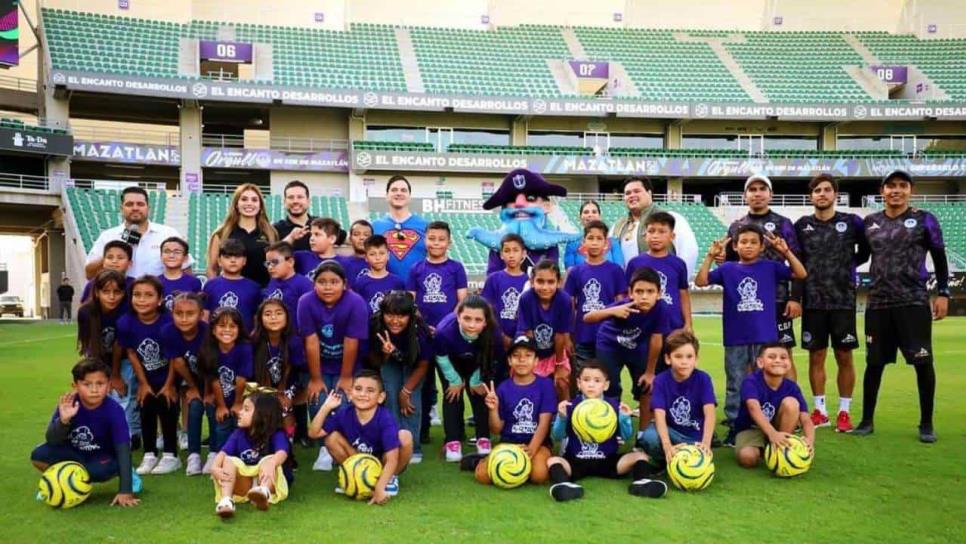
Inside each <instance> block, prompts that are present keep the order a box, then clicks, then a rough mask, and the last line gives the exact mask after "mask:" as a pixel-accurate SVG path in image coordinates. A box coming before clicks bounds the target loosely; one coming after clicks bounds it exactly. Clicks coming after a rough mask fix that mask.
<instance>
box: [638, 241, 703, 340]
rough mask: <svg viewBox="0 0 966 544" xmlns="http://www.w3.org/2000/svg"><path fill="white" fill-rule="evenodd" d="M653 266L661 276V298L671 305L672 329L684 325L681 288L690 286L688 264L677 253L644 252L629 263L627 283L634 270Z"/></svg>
mask: <svg viewBox="0 0 966 544" xmlns="http://www.w3.org/2000/svg"><path fill="white" fill-rule="evenodd" d="M645 266H646V267H650V268H653V269H654V271H655V272H657V275H658V277H659V278H661V300H663V301H664V302H665V304H667V305H668V306H670V307H671V314H670V316H669V319H670V322H671V330H672V331H673V330H677V329H680V328H681V327H683V326H684V312H683V311H682V309H681V289H687V288H688V266H687V265H686V264H684V261H683V260H682V259H681V258H680V257H678V256H677V255H666V256H664V257H652V256H651V255H648V254H646V253H645V254H644V255H638V256H637V257H634V258H633V259H631V262H629V263H627V273H626V277H627V283H630V282H631V278H632V277H633V276H634V272H635V271H636V270H637V269H639V268H644V267H645Z"/></svg>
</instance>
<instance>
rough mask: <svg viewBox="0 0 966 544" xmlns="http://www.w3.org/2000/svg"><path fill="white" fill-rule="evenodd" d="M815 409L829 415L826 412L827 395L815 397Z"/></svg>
mask: <svg viewBox="0 0 966 544" xmlns="http://www.w3.org/2000/svg"><path fill="white" fill-rule="evenodd" d="M815 409H816V410H818V411H819V412H821V413H823V414H825V415H828V412H827V411H826V410H825V395H815Z"/></svg>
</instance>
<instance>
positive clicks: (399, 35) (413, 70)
mask: <svg viewBox="0 0 966 544" xmlns="http://www.w3.org/2000/svg"><path fill="white" fill-rule="evenodd" d="M395 33H396V47H398V48H399V61H400V64H401V65H402V69H403V77H404V78H405V79H406V90H407V91H408V92H411V93H424V92H426V86H425V85H423V76H422V74H421V73H420V72H419V61H418V60H417V59H416V48H415V47H413V37H412V36H411V35H410V34H409V29H408V28H397V29H396V31H395Z"/></svg>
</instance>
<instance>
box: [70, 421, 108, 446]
mask: <svg viewBox="0 0 966 544" xmlns="http://www.w3.org/2000/svg"><path fill="white" fill-rule="evenodd" d="M69 440H70V445H71V446H73V447H74V448H75V449H78V450H80V451H96V450H99V449H101V447H100V446H98V445H97V443H96V442H94V433H92V432H91V429H90V427H88V426H87V425H84V426H82V427H77V428H76V429H74V430H72V431H71V432H70V437H69Z"/></svg>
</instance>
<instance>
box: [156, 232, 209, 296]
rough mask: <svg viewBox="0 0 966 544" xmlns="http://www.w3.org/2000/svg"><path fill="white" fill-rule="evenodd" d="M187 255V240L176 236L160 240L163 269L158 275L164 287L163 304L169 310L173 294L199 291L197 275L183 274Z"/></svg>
mask: <svg viewBox="0 0 966 544" xmlns="http://www.w3.org/2000/svg"><path fill="white" fill-rule="evenodd" d="M189 258H190V255H188V242H185V241H184V240H182V239H181V238H178V237H177V236H172V237H170V238H167V239H165V241H163V242H161V264H162V265H164V271H163V272H162V273H161V275H160V276H158V280H160V281H161V286H162V287H163V288H164V306H165V309H167V310H168V311H169V312H170V311H171V302H172V301H173V300H174V295H176V294H177V293H180V292H187V293H197V292H200V291H201V280H200V279H199V278H198V277H197V276H192V275H191V274H185V272H184V266H185V262H186V261H187V260H188V259H189Z"/></svg>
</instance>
